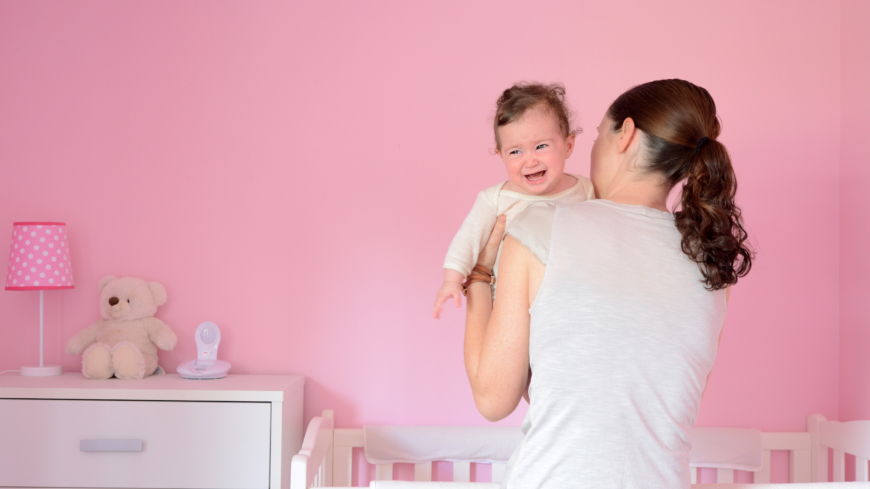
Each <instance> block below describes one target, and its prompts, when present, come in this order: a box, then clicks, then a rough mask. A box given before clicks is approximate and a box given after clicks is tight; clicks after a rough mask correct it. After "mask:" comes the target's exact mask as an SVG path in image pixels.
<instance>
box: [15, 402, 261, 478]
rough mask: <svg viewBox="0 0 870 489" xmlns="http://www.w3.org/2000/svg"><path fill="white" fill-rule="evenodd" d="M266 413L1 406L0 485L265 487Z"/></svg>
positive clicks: (173, 406) (215, 407)
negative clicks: (138, 448) (139, 449)
mask: <svg viewBox="0 0 870 489" xmlns="http://www.w3.org/2000/svg"><path fill="white" fill-rule="evenodd" d="M270 411H271V404H270V403H268V402H195V401H103V400H56V399H0V487H10V486H30V487H34V486H35V487H140V488H146V487H147V488H170V487H171V488H214V489H221V488H268V487H269V460H270V453H269V451H270V423H271V412H270ZM90 440H98V441H96V442H94V441H90ZM99 440H133V442H120V443H117V442H116V443H112V442H108V443H106V442H101V441H99ZM138 440H141V451H81V449H82V444H81V442H82V441H86V443H85V444H84V445H85V446H84V448H86V449H88V448H90V449H94V448H96V449H98V450H105V449H113V448H123V449H128V450H129V449H134V450H135V449H136V448H137V446H138V443H136V441H138Z"/></svg>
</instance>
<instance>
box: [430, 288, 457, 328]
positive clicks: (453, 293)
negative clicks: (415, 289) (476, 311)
mask: <svg viewBox="0 0 870 489" xmlns="http://www.w3.org/2000/svg"><path fill="white" fill-rule="evenodd" d="M460 297H462V284H461V283H460V282H452V281H448V282H444V284H443V285H442V286H441V288H440V289H439V290H438V295H436V296H435V308H434V309H433V310H432V317H433V318H435V319H438V317H439V315H440V314H441V309H442V307H441V306H442V304H444V301H446V300H447V299H450V298H453V301H454V302H456V307H460V306H462V301H461V299H460Z"/></svg>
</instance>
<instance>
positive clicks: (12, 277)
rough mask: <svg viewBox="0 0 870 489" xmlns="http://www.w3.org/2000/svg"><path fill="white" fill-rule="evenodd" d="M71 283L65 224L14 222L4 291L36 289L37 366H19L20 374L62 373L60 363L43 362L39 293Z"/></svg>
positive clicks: (41, 375) (67, 285)
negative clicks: (37, 323) (37, 324)
mask: <svg viewBox="0 0 870 489" xmlns="http://www.w3.org/2000/svg"><path fill="white" fill-rule="evenodd" d="M74 286H75V285H74V284H73V275H72V266H71V265H70V257H69V240H68V239H67V236H66V223H63V222H16V223H13V224H12V247H11V249H10V251H9V268H8V274H7V275H6V290H38V291H39V366H38V367H32V366H24V367H21V375H24V376H30V377H47V376H51V375H60V374H61V373H62V369H61V366H60V365H43V360H42V348H43V347H42V344H43V341H42V338H43V335H42V322H43V315H42V302H43V301H42V293H43V291H45V290H55V289H72V288H73V287H74Z"/></svg>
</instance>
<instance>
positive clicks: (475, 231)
mask: <svg viewBox="0 0 870 489" xmlns="http://www.w3.org/2000/svg"><path fill="white" fill-rule="evenodd" d="M565 175H569V174H568V173H566V174H565ZM571 176H572V177H574V178H576V179H577V184H576V185H574V186H573V187H571V188H569V189H567V190H563V191H562V192H559V193H558V194H553V195H526V194H521V193H519V192H514V191H511V190H504V189H503V187H504V185H505V184H506V183H507V182H506V181H505V182H501V183H500V184H498V185H496V186H494V187H490V188H488V189H486V190H484V191H482V192H480V193H479V194H477V200H476V201H475V202H474V206H473V207H472V208H471V212H469V213H468V216H467V217H466V218H465V221H464V222H463V223H462V226H460V228H459V231H458V232H457V233H456V236H455V237H454V238H453V241H452V242H451V243H450V248H449V249H448V250H447V258H446V259H445V260H444V268H449V269H451V270H456V271H457V272H459V273H461V274H462V275H463V276H464V277H467V276H468V274H469V273H471V269H472V268H474V265H475V264H477V255H478V254H480V250H482V249H483V246H484V245H485V244H486V240H487V239H489V235H490V233H492V228H493V226H495V221H496V219H497V218H498V216H500V215H502V214H504V215H505V216H507V225H510V223H511V221H512V220H513V218H514V216H516V215H517V214H519V213H520V212H522V211H523V210H525V209H526V208H527V207H528V206H530V205H532V204H534V203H535V202H554V203H557V204H569V203H572V202H584V201H586V200H589V199H594V198H595V191H594V190H593V187H592V182H591V181H590V180H589V179H588V178H586V177H582V176H580V175H571ZM507 225H506V226H505V229H507ZM500 255H501V247H500V246H499V256H500ZM497 270H498V258H496V261H495V265H494V266H493V274H495V275H497ZM493 294H495V290H493Z"/></svg>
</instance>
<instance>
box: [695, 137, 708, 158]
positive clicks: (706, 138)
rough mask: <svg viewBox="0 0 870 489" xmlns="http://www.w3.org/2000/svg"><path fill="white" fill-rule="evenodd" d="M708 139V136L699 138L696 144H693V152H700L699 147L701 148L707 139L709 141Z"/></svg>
mask: <svg viewBox="0 0 870 489" xmlns="http://www.w3.org/2000/svg"><path fill="white" fill-rule="evenodd" d="M709 140H710V138H708V137H707V136H704V137H702V138H701V139H699V140H698V144H696V145H695V154H698V153H700V152H701V148H703V147H704V145H705V144H707V141H709Z"/></svg>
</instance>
